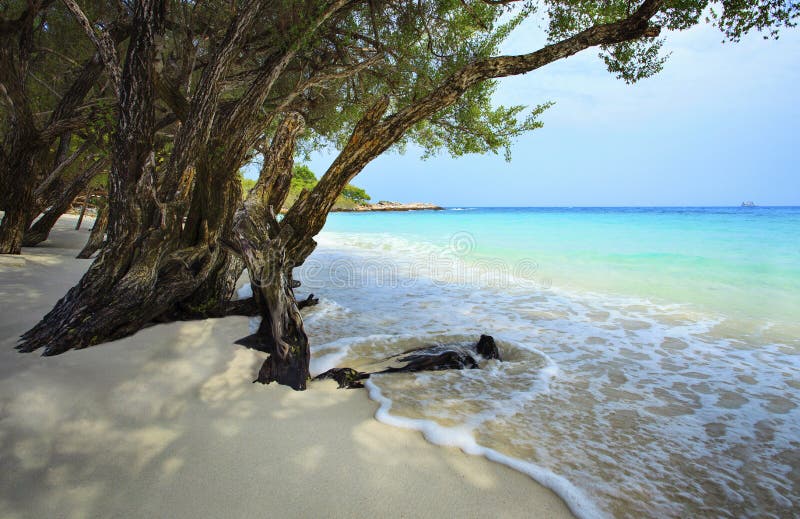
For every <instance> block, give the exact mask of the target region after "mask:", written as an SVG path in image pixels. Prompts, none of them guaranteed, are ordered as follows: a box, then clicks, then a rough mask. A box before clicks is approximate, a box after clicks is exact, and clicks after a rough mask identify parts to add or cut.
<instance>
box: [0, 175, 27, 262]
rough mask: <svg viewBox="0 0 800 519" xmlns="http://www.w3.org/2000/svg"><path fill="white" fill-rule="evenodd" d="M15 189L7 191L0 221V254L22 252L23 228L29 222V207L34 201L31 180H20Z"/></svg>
mask: <svg viewBox="0 0 800 519" xmlns="http://www.w3.org/2000/svg"><path fill="white" fill-rule="evenodd" d="M20 184H21V185H18V186H17V189H15V190H13V192H11V193H9V196H8V200H6V206H5V207H4V209H5V214H4V215H3V222H2V223H0V254H20V253H22V240H23V237H24V236H25V230H26V229H27V228H28V226H29V225H30V223H31V220H32V217H31V214H30V211H31V207H32V206H33V203H34V197H33V185H32V183H31V182H20Z"/></svg>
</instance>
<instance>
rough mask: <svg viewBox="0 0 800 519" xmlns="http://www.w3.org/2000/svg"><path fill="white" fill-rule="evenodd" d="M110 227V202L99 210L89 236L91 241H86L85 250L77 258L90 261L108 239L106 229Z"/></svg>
mask: <svg viewBox="0 0 800 519" xmlns="http://www.w3.org/2000/svg"><path fill="white" fill-rule="evenodd" d="M107 227H108V202H106V203H104V204H103V205H101V206H100V208H99V209H98V210H97V216H96V217H95V219H94V226H93V227H92V232H91V234H89V239H88V240H87V241H86V245H84V247H83V249H82V250H81V251H80V252H79V253H78V256H76V257H77V258H80V259H88V258H91V257H92V254H94V253H95V252H97V251H98V250H100V247H102V246H103V244H104V243H105V239H106V228H107Z"/></svg>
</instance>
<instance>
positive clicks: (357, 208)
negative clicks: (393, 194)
mask: <svg viewBox="0 0 800 519" xmlns="http://www.w3.org/2000/svg"><path fill="white" fill-rule="evenodd" d="M442 210H444V207H440V206H438V205H435V204H429V203H424V202H411V203H408V204H403V203H400V202H387V201H386V200H381V201H380V202H378V203H376V204H361V205H353V206H349V207H334V208H333V209H332V212H345V213H360V212H369V211H442Z"/></svg>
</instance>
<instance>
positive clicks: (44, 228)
mask: <svg viewBox="0 0 800 519" xmlns="http://www.w3.org/2000/svg"><path fill="white" fill-rule="evenodd" d="M105 163H106V161H105V160H103V159H99V160H97V161H95V163H94V164H92V165H91V166H89V168H88V169H87V170H86V171H84V172H83V173H81V174H80V175H78V176H77V177H76V178H74V179H73V180H72V182H70V184H69V185H68V186H67V187H66V189H65V190H64V191H63V192H62V193H61V195H60V196H59V198H58V199H57V200H55V201H54V203H53V205H52V206H51V207H50V208H49V209H48V210H47V211H45V212H44V214H43V215H42V216H41V218H39V219H38V220H36V222H34V224H33V225H31V227H30V229H28V231H27V232H26V233H25V236H24V238H23V240H22V245H23V246H25V247H33V246H35V245H38V244H39V243H41V242H43V241H44V240H46V239H47V236H48V235H49V234H50V230H51V229H52V228H53V226H54V225H55V224H56V222H57V221H58V219H59V218H61V215H62V214H64V213H65V212H67V210H68V209H69V208H70V206H71V205H72V201H73V200H75V197H76V196H78V194H79V193H80V192H81V191H83V190H84V189H85V188H86V185H87V184H88V183H89V182H91V180H92V179H93V178H94V177H95V176H97V174H98V173H100V170H101V169H102V167H103V166H104V165H105ZM87 198H88V197H87ZM84 207H86V204H85V203H84ZM98 217H99V213H98ZM96 223H97V221H96V220H95V225H96Z"/></svg>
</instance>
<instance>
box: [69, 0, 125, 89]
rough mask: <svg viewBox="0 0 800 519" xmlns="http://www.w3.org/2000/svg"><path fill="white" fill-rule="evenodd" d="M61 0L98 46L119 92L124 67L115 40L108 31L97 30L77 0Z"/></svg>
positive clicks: (98, 50)
mask: <svg viewBox="0 0 800 519" xmlns="http://www.w3.org/2000/svg"><path fill="white" fill-rule="evenodd" d="M61 1H62V2H64V5H65V6H66V7H67V9H69V12H71V13H72V16H74V17H75V20H76V21H77V22H78V25H80V26H81V28H82V29H83V32H84V33H86V36H88V37H89V39H90V40H91V41H92V43H93V44H94V46H95V47H96V48H97V52H98V53H99V54H100V58H101V59H102V60H103V64H104V65H105V67H106V70H107V71H108V75H109V76H110V77H111V82H112V83H113V84H114V91H115V92H119V88H120V83H121V81H122V79H121V78H122V69H121V68H120V66H119V59H118V58H117V49H116V46H115V45H114V41H113V40H112V39H111V37H110V36H109V35H108V33H107V32H106V31H97V32H95V29H94V27H92V24H91V22H90V21H89V19H88V18H87V17H86V15H85V14H84V13H83V10H81V8H80V6H79V5H78V3H77V2H75V0H61ZM98 33H99V34H98Z"/></svg>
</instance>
